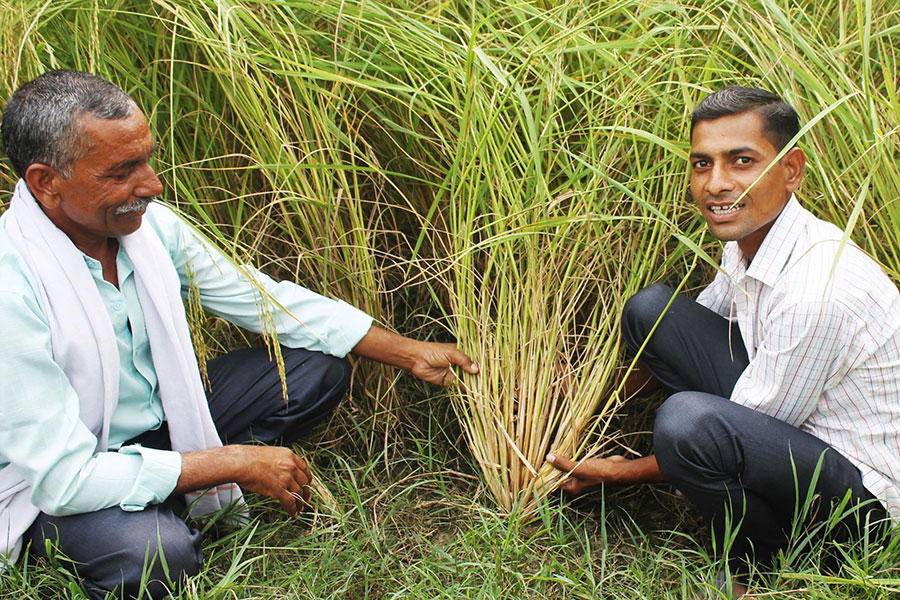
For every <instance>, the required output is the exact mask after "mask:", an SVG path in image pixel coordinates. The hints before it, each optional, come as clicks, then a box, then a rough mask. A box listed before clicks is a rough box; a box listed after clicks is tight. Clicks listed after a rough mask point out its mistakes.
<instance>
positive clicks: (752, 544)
mask: <svg viewBox="0 0 900 600" xmlns="http://www.w3.org/2000/svg"><path fill="white" fill-rule="evenodd" d="M673 296H674V291H673V290H672V289H671V288H669V287H667V286H664V285H659V284H657V285H652V286H650V287H648V288H645V289H643V290H641V291H640V292H638V293H637V294H635V296H634V297H633V298H631V299H630V300H629V301H628V302H627V303H626V305H625V308H624V311H623V317H622V333H623V337H624V340H625V343H626V345H627V346H628V347H629V348H630V349H631V350H632V351H635V352H636V351H637V350H638V348H640V346H641V345H642V344H643V343H644V341H645V340H647V345H646V346H645V348H644V351H643V353H642V354H641V362H642V363H643V364H644V366H645V367H647V369H648V370H649V371H650V372H651V373H653V375H654V376H655V377H656V378H657V379H658V380H659V381H660V383H662V384H663V386H664V387H665V388H666V389H667V390H668V391H669V392H670V393H671V395H670V396H669V398H668V399H667V400H666V401H665V403H664V404H663V405H662V406H661V407H660V409H659V410H658V412H657V414H656V423H655V425H654V428H653V446H654V454H655V455H656V459H657V462H658V463H659V468H660V471H661V472H662V474H663V476H664V477H665V478H666V480H667V481H669V482H670V483H672V484H673V485H674V486H675V488H676V489H678V490H679V491H681V492H682V493H683V494H684V496H685V497H686V498H687V499H688V500H690V501H691V503H692V504H694V506H696V507H697V509H698V510H699V512H700V513H701V514H702V515H703V516H704V517H705V518H706V519H708V520H709V522H710V523H711V525H712V530H713V537H714V540H715V542H716V544H717V549H718V550H719V551H720V552H721V551H722V549H723V548H724V547H725V545H726V544H725V541H726V537H727V535H728V534H732V535H733V536H734V537H733V545H732V547H731V552H730V554H729V556H730V557H731V559H732V565H733V567H734V568H736V569H737V570H739V571H740V570H742V569H744V568H746V565H747V563H748V562H754V561H755V562H757V563H759V564H760V566H763V567H766V566H769V565H770V563H771V560H772V558H773V556H774V555H775V553H777V551H778V550H779V549H782V548H785V547H786V546H787V545H788V543H789V537H790V534H791V531H792V527H793V526H794V524H795V523H799V524H800V525H801V526H803V527H806V528H811V527H812V528H815V527H816V526H817V525H818V526H821V527H820V528H819V532H820V534H821V535H826V536H828V537H829V538H830V539H835V540H837V541H850V540H853V539H859V538H860V536H862V535H863V534H864V532H865V531H866V524H868V523H881V525H880V526H879V527H872V528H871V529H869V531H871V532H873V534H874V532H875V531H876V530H878V531H880V527H884V526H885V524H886V523H887V513H886V511H885V509H884V506H883V505H882V504H881V503H880V502H878V501H877V500H876V499H875V498H874V497H873V496H872V494H871V493H869V491H868V490H866V489H865V487H863V484H862V478H861V476H860V473H859V470H858V469H857V468H856V467H855V466H854V465H853V464H852V463H851V462H850V461H849V460H847V459H846V458H845V457H844V456H842V455H841V454H840V453H839V452H838V451H837V450H835V449H834V448H832V447H831V446H829V445H828V444H826V443H825V442H823V441H822V440H820V439H818V438H816V437H814V436H812V435H810V434H808V433H805V432H803V431H800V430H799V429H797V428H796V427H793V426H791V425H788V424H787V423H784V422H782V421H779V420H778V419H775V418H773V417H769V416H767V415H764V414H762V413H760V412H757V411H755V410H752V409H749V408H745V407H743V406H740V405H738V404H735V403H733V402H731V401H730V400H728V398H729V397H730V396H731V392H732V390H733V389H734V385H735V383H736V382H737V380H738V378H739V377H740V375H741V373H742V372H743V371H744V369H745V368H746V367H747V365H748V364H749V360H748V358H747V352H746V349H745V348H744V344H743V340H742V338H741V334H740V331H739V330H738V327H737V325H736V324H731V323H730V322H729V321H728V320H726V319H724V318H722V317H721V316H719V315H717V314H716V313H714V312H712V311H710V310H708V309H707V308H705V307H703V306H701V305H700V304H697V303H696V302H694V301H693V300H690V299H688V298H686V297H684V296H681V295H677V296H674V298H673ZM667 306H668V310H667V311H666V312H665V315H664V316H663V318H662V319H661V320H660V315H662V314H663V311H664V310H665V309H666V307H667ZM657 321H659V322H658V324H657ZM654 325H656V329H655V331H652V335H651V330H652V329H653V327H654ZM648 336H649V339H648ZM810 490H811V492H812V496H811V497H814V500H813V502H811V503H809V504H808V509H809V510H808V512H807V514H804V515H800V516H798V511H800V510H801V509H802V507H803V506H804V504H805V500H806V498H807V495H808V493H809V492H810ZM845 496H847V497H848V498H849V503H848V505H847V508H845V509H844V513H843V514H844V517H843V518H842V519H840V520H839V522H837V523H832V525H834V526H833V527H830V528H829V527H825V526H822V524H823V522H824V520H825V519H827V518H828V517H829V515H830V514H831V512H832V510H833V507H835V506H837V505H838V504H839V503H840V502H841V501H842V500H844V498H845Z"/></svg>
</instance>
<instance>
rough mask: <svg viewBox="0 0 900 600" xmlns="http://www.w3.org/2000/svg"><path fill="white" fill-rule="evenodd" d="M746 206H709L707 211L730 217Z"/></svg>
mask: <svg viewBox="0 0 900 600" xmlns="http://www.w3.org/2000/svg"><path fill="white" fill-rule="evenodd" d="M744 206H746V204H725V205H723V206H709V207H707V209H708V210H709V212H711V213H712V214H714V215H730V214H733V213H736V212H737V211H739V210H741V209H742V208H744Z"/></svg>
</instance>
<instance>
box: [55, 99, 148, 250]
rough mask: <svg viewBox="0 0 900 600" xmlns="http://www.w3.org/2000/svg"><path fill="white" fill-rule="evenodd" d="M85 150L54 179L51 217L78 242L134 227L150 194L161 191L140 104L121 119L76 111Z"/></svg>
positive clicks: (118, 233)
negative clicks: (65, 176) (56, 197)
mask: <svg viewBox="0 0 900 600" xmlns="http://www.w3.org/2000/svg"><path fill="white" fill-rule="evenodd" d="M78 124H79V125H80V128H81V135H82V143H83V148H84V150H83V151H82V154H81V156H80V157H79V158H78V160H76V161H75V163H74V164H73V165H72V170H71V176H70V177H69V178H68V179H63V178H59V179H58V180H57V191H58V193H59V198H60V203H59V210H58V211H57V214H56V215H55V217H54V218H53V220H54V222H55V223H56V226H57V227H59V228H60V229H62V230H63V231H64V232H65V233H66V234H68V236H69V237H70V238H72V240H73V241H74V242H75V244H76V245H79V246H81V245H82V243H87V244H90V243H92V242H100V241H105V240H107V239H108V238H112V237H119V236H123V235H127V234H129V233H134V232H135V231H136V230H137V228H138V227H140V225H141V218H142V216H143V214H144V211H145V209H146V207H147V203H148V202H149V199H151V198H153V197H154V196H157V195H159V194H161V193H162V184H161V183H160V181H159V178H157V176H156V173H155V172H154V170H153V167H151V166H150V158H151V156H152V155H153V151H154V149H155V144H154V142H153V137H152V136H151V135H150V128H149V127H148V125H147V119H146V118H145V117H144V115H143V113H141V112H140V111H139V110H135V111H134V113H133V114H132V115H131V116H130V117H127V118H125V119H113V120H107V119H98V118H96V117H92V116H82V117H79V120H78Z"/></svg>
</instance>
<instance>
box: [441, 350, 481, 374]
mask: <svg viewBox="0 0 900 600" xmlns="http://www.w3.org/2000/svg"><path fill="white" fill-rule="evenodd" d="M447 359H448V360H449V361H450V362H451V363H453V364H454V365H457V366H459V367H462V368H463V370H464V371H465V372H466V373H471V374H472V375H475V374H476V373H478V365H477V364H475V361H474V360H472V359H471V358H469V357H468V355H466V354H465V353H464V352H462V351H461V350H460V349H459V348H457V347H456V346H452V347H451V348H450V351H449V352H448V353H447Z"/></svg>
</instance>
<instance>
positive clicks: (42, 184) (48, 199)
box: [25, 163, 62, 209]
mask: <svg viewBox="0 0 900 600" xmlns="http://www.w3.org/2000/svg"><path fill="white" fill-rule="evenodd" d="M60 179H62V176H61V175H60V174H59V172H58V171H57V170H56V169H54V168H53V167H51V166H48V165H45V164H42V163H31V164H30V165H28V168H27V169H26V170H25V183H27V184H28V189H29V190H31V193H32V194H33V195H34V197H35V198H36V199H37V201H38V202H39V203H40V204H41V206H43V207H44V208H50V209H53V208H56V207H57V206H59V202H60V198H59V189H58V183H59V180H60Z"/></svg>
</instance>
